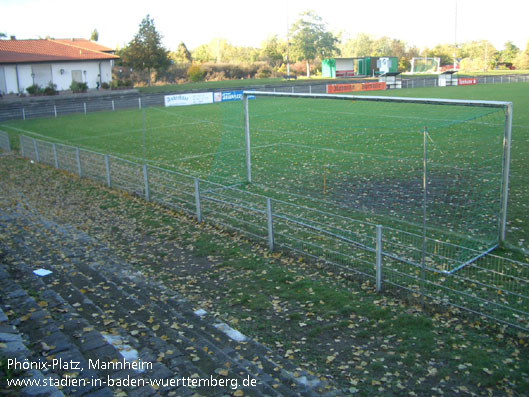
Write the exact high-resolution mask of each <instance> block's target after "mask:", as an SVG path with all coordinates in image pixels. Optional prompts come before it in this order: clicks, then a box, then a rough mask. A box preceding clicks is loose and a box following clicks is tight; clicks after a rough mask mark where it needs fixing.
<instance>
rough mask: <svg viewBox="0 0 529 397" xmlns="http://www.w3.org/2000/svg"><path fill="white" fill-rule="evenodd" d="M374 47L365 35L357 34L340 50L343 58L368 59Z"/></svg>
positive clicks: (369, 38)
mask: <svg viewBox="0 0 529 397" xmlns="http://www.w3.org/2000/svg"><path fill="white" fill-rule="evenodd" d="M373 46H374V40H373V39H372V38H371V36H369V35H368V34H366V33H359V34H357V35H356V36H355V37H354V38H352V39H348V40H347V41H346V42H345V43H344V45H343V46H342V48H341V51H342V54H343V56H345V57H368V56H371V51H372V49H373Z"/></svg>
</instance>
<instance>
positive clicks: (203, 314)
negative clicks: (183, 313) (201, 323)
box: [193, 309, 207, 317]
mask: <svg viewBox="0 0 529 397" xmlns="http://www.w3.org/2000/svg"><path fill="white" fill-rule="evenodd" d="M193 313H195V314H196V315H197V316H198V317H204V316H205V315H206V313H207V312H206V311H205V310H204V309H198V310H195V311H194V312H193Z"/></svg>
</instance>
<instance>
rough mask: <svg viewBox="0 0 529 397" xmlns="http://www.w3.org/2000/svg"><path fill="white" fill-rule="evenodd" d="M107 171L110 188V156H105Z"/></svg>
mask: <svg viewBox="0 0 529 397" xmlns="http://www.w3.org/2000/svg"><path fill="white" fill-rule="evenodd" d="M105 171H106V173H107V186H108V187H110V186H111V184H110V163H109V162H108V154H105Z"/></svg>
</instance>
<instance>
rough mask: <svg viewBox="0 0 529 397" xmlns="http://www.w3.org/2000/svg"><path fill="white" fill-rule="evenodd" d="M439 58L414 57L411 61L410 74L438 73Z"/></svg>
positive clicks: (439, 67) (439, 66)
mask: <svg viewBox="0 0 529 397" xmlns="http://www.w3.org/2000/svg"><path fill="white" fill-rule="evenodd" d="M440 70H441V58H424V57H415V58H412V59H411V70H410V71H411V73H412V74H415V73H439V71H440Z"/></svg>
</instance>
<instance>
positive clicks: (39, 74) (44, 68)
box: [31, 65, 53, 87]
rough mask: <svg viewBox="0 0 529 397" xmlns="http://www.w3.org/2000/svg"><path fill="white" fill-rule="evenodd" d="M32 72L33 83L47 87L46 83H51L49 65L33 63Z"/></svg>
mask: <svg viewBox="0 0 529 397" xmlns="http://www.w3.org/2000/svg"><path fill="white" fill-rule="evenodd" d="M31 70H32V72H33V84H37V85H38V86H40V87H47V86H48V84H50V83H53V80H52V75H51V65H33V66H31Z"/></svg>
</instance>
